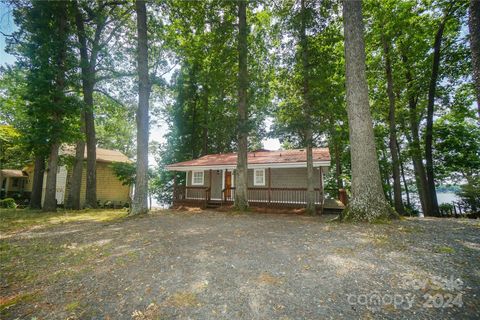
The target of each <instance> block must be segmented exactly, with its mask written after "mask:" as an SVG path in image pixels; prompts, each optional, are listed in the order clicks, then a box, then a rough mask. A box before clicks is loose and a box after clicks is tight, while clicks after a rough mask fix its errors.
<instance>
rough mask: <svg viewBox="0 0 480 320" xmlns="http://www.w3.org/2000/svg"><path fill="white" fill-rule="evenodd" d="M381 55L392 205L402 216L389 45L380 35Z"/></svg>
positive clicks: (403, 212)
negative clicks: (386, 110)
mask: <svg viewBox="0 0 480 320" xmlns="http://www.w3.org/2000/svg"><path fill="white" fill-rule="evenodd" d="M382 42H383V53H384V56H385V73H386V76H387V95H388V101H389V112H388V120H389V121H388V123H389V144H388V145H389V148H390V154H391V156H392V176H393V203H394V207H395V210H396V211H397V212H398V213H399V214H401V215H403V214H405V209H404V207H403V201H402V186H401V182H400V166H399V159H398V150H397V128H396V121H395V111H396V110H395V94H394V92H393V75H392V63H391V60H390V44H389V43H388V40H387V39H386V38H385V36H383V35H382Z"/></svg>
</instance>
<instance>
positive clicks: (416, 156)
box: [402, 53, 430, 217]
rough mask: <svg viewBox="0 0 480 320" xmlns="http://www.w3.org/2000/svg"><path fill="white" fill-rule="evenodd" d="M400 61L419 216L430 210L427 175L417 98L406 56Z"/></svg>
mask: <svg viewBox="0 0 480 320" xmlns="http://www.w3.org/2000/svg"><path fill="white" fill-rule="evenodd" d="M402 61H403V64H404V68H405V79H406V80H407V94H408V115H409V123H410V131H411V141H409V143H410V151H411V156H412V163H413V170H414V173H415V182H416V185H417V191H418V197H419V198H420V204H421V206H422V214H419V217H422V216H423V215H426V214H428V212H430V207H429V204H430V201H429V200H428V192H427V175H426V173H425V167H424V165H423V161H422V150H421V147H420V133H419V129H418V123H419V120H418V114H417V101H418V100H417V99H416V98H415V95H414V93H413V77H412V73H411V71H410V66H409V64H408V57H407V55H406V54H404V53H403V54H402Z"/></svg>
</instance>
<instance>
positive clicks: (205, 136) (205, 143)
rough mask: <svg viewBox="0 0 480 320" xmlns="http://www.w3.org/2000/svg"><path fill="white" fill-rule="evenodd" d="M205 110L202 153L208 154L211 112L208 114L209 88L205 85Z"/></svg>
mask: <svg viewBox="0 0 480 320" xmlns="http://www.w3.org/2000/svg"><path fill="white" fill-rule="evenodd" d="M204 95H205V96H204V99H205V100H204V104H205V105H204V110H203V117H204V118H203V133H202V135H203V139H202V140H203V143H202V155H207V154H208V122H209V121H208V120H209V114H208V109H209V108H208V89H207V87H205V93H204Z"/></svg>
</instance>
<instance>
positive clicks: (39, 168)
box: [30, 155, 45, 209]
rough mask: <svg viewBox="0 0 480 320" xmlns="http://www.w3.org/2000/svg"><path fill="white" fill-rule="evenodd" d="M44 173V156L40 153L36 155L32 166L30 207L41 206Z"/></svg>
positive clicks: (39, 207)
mask: <svg viewBox="0 0 480 320" xmlns="http://www.w3.org/2000/svg"><path fill="white" fill-rule="evenodd" d="M44 173H45V157H44V156H42V155H36V156H35V162H34V167H33V182H32V193H31V194H30V209H41V208H42V189H43V175H44Z"/></svg>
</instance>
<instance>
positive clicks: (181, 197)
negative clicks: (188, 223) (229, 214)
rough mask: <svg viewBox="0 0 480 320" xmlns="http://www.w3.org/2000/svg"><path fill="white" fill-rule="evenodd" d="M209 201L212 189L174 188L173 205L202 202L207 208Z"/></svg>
mask: <svg viewBox="0 0 480 320" xmlns="http://www.w3.org/2000/svg"><path fill="white" fill-rule="evenodd" d="M209 200H210V188H205V187H193V186H181V185H180V186H175V187H174V188H173V203H180V202H187V203H188V202H199V201H200V202H202V203H203V205H204V206H205V207H206V206H207V203H208V201H209Z"/></svg>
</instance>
